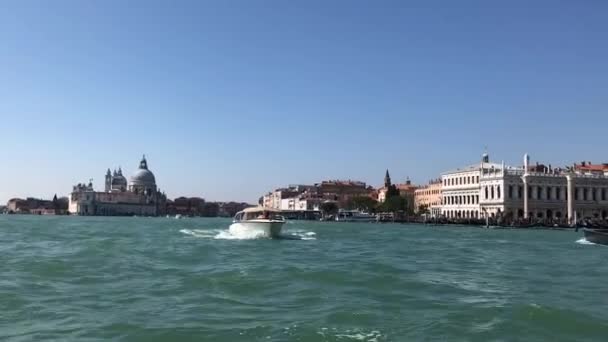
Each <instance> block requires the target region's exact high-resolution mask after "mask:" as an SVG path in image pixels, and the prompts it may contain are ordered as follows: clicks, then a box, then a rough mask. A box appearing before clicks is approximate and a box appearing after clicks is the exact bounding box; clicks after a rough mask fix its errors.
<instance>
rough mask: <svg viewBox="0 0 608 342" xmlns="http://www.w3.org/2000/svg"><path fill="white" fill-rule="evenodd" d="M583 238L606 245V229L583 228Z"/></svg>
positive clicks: (607, 237) (607, 231) (607, 240)
mask: <svg viewBox="0 0 608 342" xmlns="http://www.w3.org/2000/svg"><path fill="white" fill-rule="evenodd" d="M583 233H585V240H587V241H589V242H593V243H598V244H601V245H608V229H590V228H583Z"/></svg>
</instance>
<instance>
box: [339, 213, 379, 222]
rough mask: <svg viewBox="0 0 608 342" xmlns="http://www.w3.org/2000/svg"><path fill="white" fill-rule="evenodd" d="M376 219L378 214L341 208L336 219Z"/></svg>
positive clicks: (358, 220)
mask: <svg viewBox="0 0 608 342" xmlns="http://www.w3.org/2000/svg"><path fill="white" fill-rule="evenodd" d="M376 219H377V217H376V215H372V214H368V213H364V212H360V211H358V210H340V211H339V212H338V215H336V221H342V222H376Z"/></svg>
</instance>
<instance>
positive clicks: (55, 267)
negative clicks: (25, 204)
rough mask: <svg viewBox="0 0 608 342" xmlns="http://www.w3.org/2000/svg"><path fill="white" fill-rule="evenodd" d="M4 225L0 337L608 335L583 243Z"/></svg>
mask: <svg viewBox="0 0 608 342" xmlns="http://www.w3.org/2000/svg"><path fill="white" fill-rule="evenodd" d="M229 222H230V221H229V220H226V219H182V220H176V219H168V218H81V217H48V218H47V217H33V216H29V217H28V216H6V215H4V216H0V340H2V341H53V340H54V341H231V342H233V341H422V340H424V341H433V340H438V341H606V340H607V339H608V290H607V289H608V264H607V260H608V247H604V246H597V245H589V244H583V243H581V242H580V241H579V242H577V240H579V239H580V238H581V233H575V232H564V231H532V230H487V229H480V228H473V227H458V228H457V227H423V226H415V225H390V224H387V225H379V224H348V223H320V222H305V221H300V222H289V223H288V224H286V225H285V228H284V230H285V236H286V237H287V238H286V239H281V240H269V239H244V238H239V237H235V236H231V235H230V234H228V233H227V232H226V230H227V228H228V225H229Z"/></svg>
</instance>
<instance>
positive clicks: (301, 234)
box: [179, 229, 317, 240]
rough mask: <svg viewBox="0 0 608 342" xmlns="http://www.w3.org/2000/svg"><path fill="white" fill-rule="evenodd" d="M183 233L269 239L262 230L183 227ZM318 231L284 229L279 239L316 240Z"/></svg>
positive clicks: (207, 237) (194, 235)
mask: <svg viewBox="0 0 608 342" xmlns="http://www.w3.org/2000/svg"><path fill="white" fill-rule="evenodd" d="M179 232H180V233H182V234H185V235H190V236H193V237H196V238H203V239H215V240H256V239H268V238H269V237H268V236H266V235H265V234H264V232H260V231H251V230H238V231H235V230H233V231H230V230H229V229H181V230H180V231H179ZM316 235H317V233H315V232H305V231H293V232H292V231H283V232H282V233H281V235H280V236H279V237H278V239H282V240H316V239H317V237H316Z"/></svg>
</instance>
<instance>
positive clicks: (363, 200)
mask: <svg viewBox="0 0 608 342" xmlns="http://www.w3.org/2000/svg"><path fill="white" fill-rule="evenodd" d="M377 206H378V202H377V201H376V200H374V199H373V198H371V197H368V196H356V197H353V198H351V199H350V201H348V208H349V209H357V210H362V211H366V212H375V211H376V207H377Z"/></svg>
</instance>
